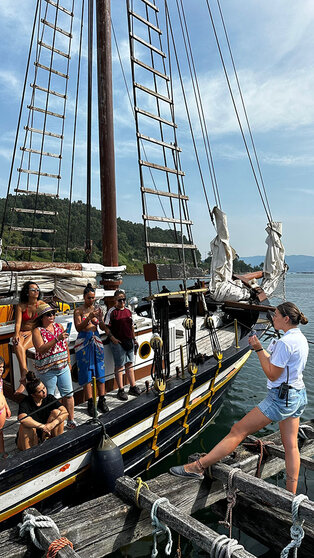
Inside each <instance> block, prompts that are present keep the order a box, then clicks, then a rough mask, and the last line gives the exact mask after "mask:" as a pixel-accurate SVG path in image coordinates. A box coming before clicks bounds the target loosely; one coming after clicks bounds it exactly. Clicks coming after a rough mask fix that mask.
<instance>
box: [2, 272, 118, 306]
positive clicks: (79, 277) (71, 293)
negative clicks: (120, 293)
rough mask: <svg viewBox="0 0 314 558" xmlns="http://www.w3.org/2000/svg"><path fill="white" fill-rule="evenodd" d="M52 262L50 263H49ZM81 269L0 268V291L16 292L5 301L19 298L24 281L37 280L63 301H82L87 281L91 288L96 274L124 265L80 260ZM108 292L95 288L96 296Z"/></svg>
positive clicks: (11, 301) (43, 291)
mask: <svg viewBox="0 0 314 558" xmlns="http://www.w3.org/2000/svg"><path fill="white" fill-rule="evenodd" d="M51 265H52V266H53V264H51ZM80 267H81V270H74V269H65V268H59V267H58V268H57V267H49V268H48V269H36V270H24V271H14V270H12V272H9V271H2V272H0V293H3V294H5V293H12V291H13V292H14V293H15V294H14V295H13V297H12V296H11V298H12V300H11V299H10V300H8V301H6V302H3V303H4V304H9V303H15V302H17V301H18V294H19V292H20V291H21V288H22V286H23V284H24V283H25V282H26V281H34V283H37V284H38V285H39V287H40V289H41V291H42V293H43V294H48V293H53V295H54V296H55V297H57V298H58V299H60V300H62V301H63V302H82V301H83V290H84V288H85V287H86V285H87V283H91V284H92V286H93V287H94V288H96V285H97V280H96V277H97V274H98V273H104V272H108V271H116V270H118V272H120V271H124V269H125V266H120V267H117V268H109V267H105V266H102V265H100V264H81V266H80ZM110 294H111V292H107V291H104V290H103V289H96V298H102V297H104V296H107V295H110Z"/></svg>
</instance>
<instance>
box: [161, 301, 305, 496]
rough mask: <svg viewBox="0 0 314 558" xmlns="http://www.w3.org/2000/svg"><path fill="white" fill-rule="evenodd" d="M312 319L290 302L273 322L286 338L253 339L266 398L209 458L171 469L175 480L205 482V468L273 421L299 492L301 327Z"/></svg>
mask: <svg viewBox="0 0 314 558" xmlns="http://www.w3.org/2000/svg"><path fill="white" fill-rule="evenodd" d="M300 323H301V324H303V325H305V324H307V323H308V320H307V318H306V317H305V316H304V314H303V313H302V312H301V311H300V310H299V308H298V307H297V306H296V305H295V304H293V303H292V302H284V303H283V304H280V305H279V306H277V308H276V311H275V314H274V317H273V324H274V327H275V329H276V330H282V331H283V332H284V335H283V336H282V337H281V338H280V339H279V340H278V341H277V342H276V343H271V345H270V346H269V348H268V350H265V349H264V348H263V347H262V345H261V342H260V341H259V339H258V338H257V337H256V335H253V336H252V337H250V338H249V343H250V345H251V347H252V349H254V350H255V352H256V353H257V354H258V357H259V360H260V363H261V366H262V369H263V372H264V373H265V375H266V376H267V388H268V394H267V396H266V397H265V399H264V400H263V401H261V403H259V405H257V407H255V408H254V409H252V410H251V411H250V412H249V413H247V415H245V417H243V419H241V420H240V421H239V422H237V423H236V424H234V425H233V426H232V428H231V430H230V432H229V434H227V436H226V437H225V438H223V440H221V442H219V443H218V444H217V445H216V446H215V447H214V448H213V449H212V450H211V451H210V452H209V453H208V454H207V455H205V456H203V457H201V458H200V459H198V460H197V461H194V462H193V463H189V464H187V465H180V466H178V467H172V468H171V469H170V472H171V473H172V474H173V475H176V476H180V477H181V476H182V477H191V478H198V479H200V480H201V479H202V478H203V475H204V471H205V469H207V468H208V467H210V466H211V465H213V464H214V463H217V461H219V460H220V459H222V458H223V457H225V456H226V455H228V454H230V453H231V452H232V451H234V450H235V448H236V447H237V446H238V445H239V444H240V442H242V440H244V438H246V436H248V435H249V434H253V433H254V432H257V431H258V430H261V428H264V427H265V426H267V425H268V424H270V423H271V422H273V421H276V422H279V428H280V434H281V440H282V443H283V446H284V448H285V461H286V488H287V490H289V491H290V492H292V493H294V494H295V493H296V490H297V484H298V476H299V469H300V453H299V449H298V430H299V421H300V416H301V415H302V413H303V411H304V408H305V405H306V404H307V396H306V390H305V386H304V382H303V370H304V368H305V365H306V361H307V357H308V352H309V347H308V342H307V340H306V338H305V337H304V335H303V333H301V331H300V330H299V328H298V325H299V324H300Z"/></svg>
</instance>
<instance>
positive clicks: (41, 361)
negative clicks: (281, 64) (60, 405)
mask: <svg viewBox="0 0 314 558" xmlns="http://www.w3.org/2000/svg"><path fill="white" fill-rule="evenodd" d="M55 313H56V310H55V309H54V308H52V307H51V306H50V305H49V304H47V303H46V302H44V303H42V304H40V305H39V306H38V309H37V319H36V326H37V327H36V328H35V329H34V331H33V343H34V347H35V351H36V352H35V367H36V370H37V372H38V373H39V375H40V379H41V380H42V382H43V383H44V384H45V386H46V388H47V392H48V395H54V393H55V389H56V387H58V390H59V392H60V395H61V397H62V398H63V402H64V405H65V407H66V409H67V411H68V414H69V416H68V421H67V428H69V429H72V428H75V427H76V426H77V424H76V422H75V420H74V397H73V386H72V378H71V360H70V352H69V347H68V344H67V338H68V334H67V333H66V332H65V331H64V329H63V327H62V326H61V325H60V324H57V323H55Z"/></svg>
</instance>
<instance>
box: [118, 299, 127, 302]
mask: <svg viewBox="0 0 314 558" xmlns="http://www.w3.org/2000/svg"><path fill="white" fill-rule="evenodd" d="M117 300H118V302H125V301H126V298H118V299H117Z"/></svg>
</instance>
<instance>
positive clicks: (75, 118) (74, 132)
mask: <svg viewBox="0 0 314 558" xmlns="http://www.w3.org/2000/svg"><path fill="white" fill-rule="evenodd" d="M84 3H85V0H82V12H81V29H80V43H79V54H78V64H77V77H76V94H75V109H74V123H73V142H72V155H71V174H70V195H69V211H68V228H67V240H66V248H65V260H66V261H68V257H69V238H70V224H71V212H72V195H73V176H74V158H75V146H76V127H77V112H78V97H79V86H80V70H81V59H82V42H83V26H84V21H83V20H84Z"/></svg>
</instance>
